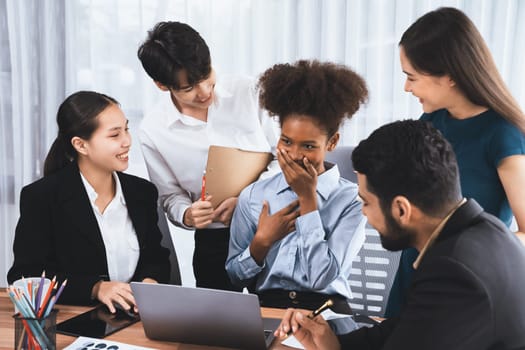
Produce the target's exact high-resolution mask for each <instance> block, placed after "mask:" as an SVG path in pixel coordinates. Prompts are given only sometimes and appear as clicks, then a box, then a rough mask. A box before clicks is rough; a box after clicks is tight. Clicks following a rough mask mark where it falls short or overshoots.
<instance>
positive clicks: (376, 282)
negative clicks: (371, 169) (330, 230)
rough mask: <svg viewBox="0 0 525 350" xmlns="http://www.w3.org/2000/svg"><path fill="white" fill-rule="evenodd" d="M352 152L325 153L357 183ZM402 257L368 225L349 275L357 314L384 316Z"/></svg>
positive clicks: (343, 149)
mask: <svg viewBox="0 0 525 350" xmlns="http://www.w3.org/2000/svg"><path fill="white" fill-rule="evenodd" d="M353 149H354V148H353V147H350V146H339V147H336V148H335V149H334V150H333V151H332V152H329V153H327V154H326V160H327V161H329V162H331V163H334V164H337V166H338V167H339V172H340V173H341V177H343V178H345V179H347V180H350V181H352V182H357V175H356V173H355V172H354V169H353V166H352V159H351V158H352V151H353ZM399 257H400V253H399V252H390V251H387V250H385V249H384V248H383V247H382V246H381V241H380V237H379V233H378V232H377V231H376V230H374V229H373V228H372V227H371V226H370V225H368V224H367V226H366V236H365V243H364V244H363V247H362V248H361V250H360V251H359V254H358V256H357V257H356V258H355V260H354V261H353V263H352V272H351V274H350V276H349V282H350V286H351V288H352V295H353V298H352V300H351V302H350V305H351V306H352V309H353V310H354V311H355V312H356V313H360V314H363V315H367V316H383V315H384V312H385V307H386V304H387V301H388V295H389V293H390V289H391V287H392V283H393V281H394V277H395V275H396V271H397V267H398V265H399Z"/></svg>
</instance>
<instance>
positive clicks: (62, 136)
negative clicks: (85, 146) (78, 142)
mask: <svg viewBox="0 0 525 350" xmlns="http://www.w3.org/2000/svg"><path fill="white" fill-rule="evenodd" d="M112 104H118V102H117V101H116V100H115V99H114V98H112V97H109V96H107V95H104V94H101V93H98V92H94V91H79V92H75V93H74V94H72V95H70V96H69V97H68V98H66V99H65V101H64V102H62V104H61V105H60V107H59V108H58V112H57V124H58V135H57V138H56V139H55V141H54V142H53V144H52V145H51V148H50V149H49V152H48V153H47V157H46V160H45V162H44V176H47V175H49V174H52V173H54V172H56V171H57V170H60V169H62V168H64V167H65V166H67V165H68V164H69V163H71V162H73V161H76V160H77V157H78V154H77V151H76V150H75V149H74V148H73V145H72V144H71V139H72V138H73V137H75V136H78V137H81V138H83V139H85V140H89V139H90V137H91V135H92V134H93V132H94V131H95V130H96V129H97V127H98V120H97V116H98V115H99V114H100V113H101V112H102V111H103V110H105V109H106V108H107V107H108V106H110V105H112Z"/></svg>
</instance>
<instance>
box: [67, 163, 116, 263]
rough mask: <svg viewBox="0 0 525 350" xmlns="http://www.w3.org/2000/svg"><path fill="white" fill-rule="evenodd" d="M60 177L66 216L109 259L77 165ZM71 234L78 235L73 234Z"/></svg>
mask: <svg viewBox="0 0 525 350" xmlns="http://www.w3.org/2000/svg"><path fill="white" fill-rule="evenodd" d="M60 176H61V180H62V184H63V185H62V187H61V191H60V193H59V199H60V200H61V202H62V206H63V210H64V213H65V215H67V217H69V218H70V220H71V222H72V223H73V225H75V226H76V229H77V231H78V233H79V234H82V235H85V236H86V237H87V238H88V239H89V240H90V241H91V242H92V243H93V244H94V245H95V246H96V249H97V251H98V253H99V254H101V255H102V256H104V258H107V257H106V249H105V247H104V241H103V240H102V234H101V233H100V228H99V227H98V222H97V218H96V217H95V214H94V213H93V208H92V206H91V204H90V202H89V197H88V195H87V192H86V189H85V187H84V184H83V183H82V179H81V178H80V171H79V170H78V166H77V165H76V163H73V164H71V165H70V166H68V167H67V168H66V169H64V171H63V172H62V173H61V174H60ZM71 234H77V233H76V232H72V233H71ZM106 260H107V259H106Z"/></svg>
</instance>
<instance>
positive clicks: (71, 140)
mask: <svg viewBox="0 0 525 350" xmlns="http://www.w3.org/2000/svg"><path fill="white" fill-rule="evenodd" d="M57 123H58V127H59V132H58V136H57V138H56V140H55V142H54V143H53V145H52V146H51V149H50V151H49V153H48V155H47V158H46V161H45V165H44V177H43V178H42V179H40V180H38V181H36V182H34V183H32V184H30V185H28V186H26V187H24V188H23V189H22V192H21V195H20V219H19V221H18V225H17V227H16V235H15V241H14V245H13V250H14V257H15V259H14V263H13V266H12V267H11V269H10V270H9V273H8V276H7V279H8V281H9V283H12V282H13V281H14V280H16V279H19V278H21V277H22V276H26V277H27V276H39V275H40V274H41V273H42V271H43V270H45V271H46V274H47V276H53V275H56V276H57V280H58V281H63V280H64V279H67V280H68V282H67V286H66V287H65V288H64V291H63V293H62V294H61V297H60V300H59V302H61V303H65V304H79V305H84V304H90V303H93V302H96V301H97V300H98V301H100V302H102V303H104V304H106V305H107V306H108V308H109V309H110V311H111V312H115V306H114V305H115V304H120V306H122V307H123V308H124V309H130V308H136V306H135V300H134V298H133V295H132V292H131V288H130V286H129V282H130V281H143V282H152V283H155V282H167V281H168V278H169V273H170V264H169V260H168V257H169V251H168V250H167V249H165V248H163V247H161V245H160V241H161V233H160V231H159V228H158V226H157V189H156V188H155V186H154V185H153V184H151V183H150V182H148V181H146V180H144V179H141V178H139V177H136V176H132V175H127V174H124V173H122V171H124V170H126V169H127V167H128V152H129V149H130V146H131V138H130V135H129V133H128V126H127V119H126V117H125V116H124V114H123V113H122V110H121V109H120V108H119V105H118V102H117V101H115V100H114V99H113V98H111V97H109V96H106V95H103V94H100V93H96V92H90V91H80V92H77V93H75V94H73V95H71V96H69V97H68V98H67V99H66V100H65V101H64V102H63V103H62V104H61V106H60V108H59V110H58V114H57Z"/></svg>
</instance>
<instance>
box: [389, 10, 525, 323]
mask: <svg viewBox="0 0 525 350" xmlns="http://www.w3.org/2000/svg"><path fill="white" fill-rule="evenodd" d="M399 46H400V60H401V67H402V69H403V72H404V73H405V74H406V76H407V80H406V83H405V90H406V91H407V92H411V93H412V94H413V95H414V96H415V97H417V98H418V99H419V102H420V103H421V105H422V107H423V111H424V112H425V113H424V114H423V115H422V117H421V119H423V120H428V121H430V122H431V123H432V124H433V125H434V126H435V127H436V128H437V129H439V130H440V131H441V132H442V133H443V135H444V136H445V137H446V138H447V139H448V141H449V142H450V143H451V144H452V147H453V148H454V151H455V153H456V157H457V160H458V164H459V172H460V178H461V187H462V191H463V195H464V196H465V197H467V198H474V199H476V201H478V202H479V203H480V204H481V205H482V206H483V207H484V209H485V210H486V211H487V212H489V213H491V214H493V215H495V216H497V217H499V218H500V219H501V220H502V221H503V222H505V223H506V224H507V225H510V224H511V221H512V216H513V215H514V217H515V218H516V222H517V224H518V231H525V136H524V132H525V115H524V114H523V111H521V109H520V107H519V105H518V103H517V102H516V101H515V100H514V99H513V97H512V95H511V94H510V92H509V90H508V89H507V87H506V85H505V83H504V82H503V79H502V78H501V76H500V74H499V72H498V70H497V68H496V65H495V63H494V61H493V59H492V55H491V54H490V51H489V49H488V47H487V45H486V43H485V41H484V40H483V38H482V37H481V34H480V33H479V31H478V30H477V29H476V27H475V26H474V24H473V23H472V21H471V20H470V19H469V18H468V17H467V16H466V15H465V14H464V13H463V12H461V11H459V10H457V9H454V8H440V9H438V10H435V11H432V12H429V13H427V14H425V15H424V16H422V17H421V18H419V19H418V20H417V21H416V22H415V23H414V24H412V25H411V26H410V27H409V28H408V29H407V30H406V31H405V33H404V34H403V36H402V38H401V41H400V43H399ZM520 235H521V233H520ZM417 255H418V252H417V251H416V250H415V249H411V250H406V251H403V253H402V255H401V261H400V266H399V269H398V273H397V275H396V280H395V281H394V285H393V286H392V290H391V292H390V297H389V300H388V305H387V310H386V313H385V316H386V317H393V316H396V315H398V314H399V311H400V309H401V306H402V305H403V304H404V302H405V299H404V296H405V295H406V291H407V289H408V288H409V286H410V282H411V276H412V273H413V271H414V270H413V268H412V263H413V261H414V260H415V258H416V257H417ZM501 258H502V259H503V258H504V257H501Z"/></svg>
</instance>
